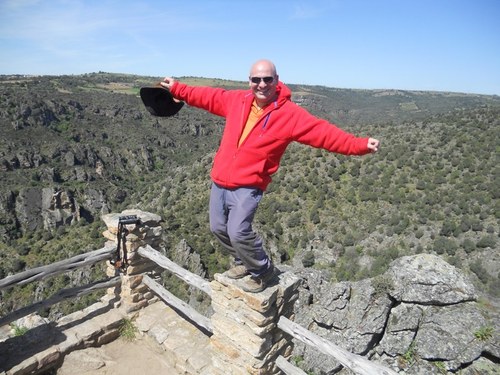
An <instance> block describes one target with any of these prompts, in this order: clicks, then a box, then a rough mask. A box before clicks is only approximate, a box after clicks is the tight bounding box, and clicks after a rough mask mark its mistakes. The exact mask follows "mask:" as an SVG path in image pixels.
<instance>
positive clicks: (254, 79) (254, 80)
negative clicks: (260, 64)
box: [250, 77, 274, 84]
mask: <svg viewBox="0 0 500 375" xmlns="http://www.w3.org/2000/svg"><path fill="white" fill-rule="evenodd" d="M250 81H252V83H260V82H261V81H264V83H266V84H269V83H271V82H272V81H274V77H250Z"/></svg>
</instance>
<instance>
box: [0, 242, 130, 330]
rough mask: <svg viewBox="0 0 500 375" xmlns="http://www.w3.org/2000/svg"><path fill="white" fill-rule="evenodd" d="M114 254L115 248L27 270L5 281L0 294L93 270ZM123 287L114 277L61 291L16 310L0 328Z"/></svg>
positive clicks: (1, 283) (3, 321) (105, 248)
mask: <svg viewBox="0 0 500 375" xmlns="http://www.w3.org/2000/svg"><path fill="white" fill-rule="evenodd" d="M114 252H115V248H114V247H104V248H102V249H99V250H95V251H91V252H89V253H85V254H80V255H77V256H74V257H72V258H69V259H65V260H62V261H60V262H56V263H52V264H49V265H48V266H42V267H37V268H32V269H30V270H26V271H24V272H21V273H18V274H16V275H12V276H7V277H6V278H4V279H2V280H0V290H2V289H6V288H10V287H14V286H23V285H26V284H29V283H32V282H34V281H38V280H42V279H45V278H48V277H52V276H56V275H59V274H62V273H65V272H69V271H73V270H75V269H78V268H81V267H85V266H90V265H93V264H96V263H98V262H101V261H103V260H107V259H111V258H112V256H113V253H114ZM120 283H121V280H120V277H119V276H115V277H113V278H107V279H105V280H100V281H96V282H93V283H91V284H87V285H83V286H79V287H74V288H68V289H61V290H60V291H59V292H58V293H57V294H55V295H53V296H52V297H50V298H48V299H46V300H43V301H40V302H36V303H34V304H32V305H29V306H26V307H23V308H21V309H19V310H16V311H14V312H12V313H10V314H8V315H6V316H4V317H2V318H0V326H3V325H5V324H9V323H12V322H13V321H15V320H17V319H20V318H22V317H24V316H26V315H29V314H31V313H34V312H36V311H39V310H41V309H42V308H47V307H50V306H52V305H55V304H56V303H58V302H61V301H63V300H66V299H69V298H74V297H81V296H84V295H86V294H89V293H92V292H94V291H96V290H99V289H105V288H110V287H113V286H117V285H119V284H120Z"/></svg>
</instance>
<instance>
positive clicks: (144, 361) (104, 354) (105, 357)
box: [56, 335, 179, 375]
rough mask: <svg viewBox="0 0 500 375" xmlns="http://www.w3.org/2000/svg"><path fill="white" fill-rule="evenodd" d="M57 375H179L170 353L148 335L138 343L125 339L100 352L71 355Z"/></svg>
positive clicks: (78, 352) (136, 340)
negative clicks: (171, 363)
mask: <svg viewBox="0 0 500 375" xmlns="http://www.w3.org/2000/svg"><path fill="white" fill-rule="evenodd" d="M56 374H57V375H75V374H78V375H138V374H141V375H142V374H144V375H148V374H168V375H177V374H179V372H178V371H177V370H175V369H174V368H173V367H172V366H171V365H170V364H169V362H168V353H167V352H166V351H165V350H163V348H162V347H161V346H160V345H158V343H157V342H156V341H155V340H154V339H152V338H151V337H149V336H148V335H142V336H140V335H138V336H137V337H136V338H135V339H134V340H132V341H128V340H125V339H123V338H119V339H117V340H114V341H113V342H111V343H109V344H106V345H103V346H101V347H99V348H87V349H82V350H76V351H74V352H71V353H70V354H68V355H67V356H66V357H65V358H64V363H63V365H62V367H60V368H59V369H58V370H57V372H56Z"/></svg>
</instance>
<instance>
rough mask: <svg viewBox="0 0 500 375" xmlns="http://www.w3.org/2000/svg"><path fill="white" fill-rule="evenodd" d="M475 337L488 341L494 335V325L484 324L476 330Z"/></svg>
mask: <svg viewBox="0 0 500 375" xmlns="http://www.w3.org/2000/svg"><path fill="white" fill-rule="evenodd" d="M474 337H476V339H478V340H479V341H487V340H489V339H491V338H492V337H493V327H491V326H483V327H481V328H479V329H478V330H477V331H476V332H474Z"/></svg>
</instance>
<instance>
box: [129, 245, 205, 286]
mask: <svg viewBox="0 0 500 375" xmlns="http://www.w3.org/2000/svg"><path fill="white" fill-rule="evenodd" d="M137 252H138V253H139V255H141V256H143V257H144V258H148V259H150V260H152V261H153V262H155V263H156V264H158V265H159V266H161V267H162V268H165V269H166V270H169V271H170V272H172V273H173V274H174V275H176V276H177V277H178V278H180V279H182V280H184V282H186V283H188V284H189V285H192V286H194V287H196V288H198V289H200V290H201V291H203V292H205V293H206V294H208V295H209V296H211V295H212V288H211V287H210V283H209V282H208V281H207V280H205V279H204V278H203V277H200V276H198V275H195V274H194V273H192V272H189V271H187V270H185V269H184V268H182V267H181V266H179V265H178V264H177V263H175V262H172V261H171V260H170V259H168V258H167V257H166V256H164V255H162V254H161V253H160V252H158V251H157V250H155V249H153V248H152V247H151V246H149V245H146V246H145V247H140V248H139V249H138V250H137Z"/></svg>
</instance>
